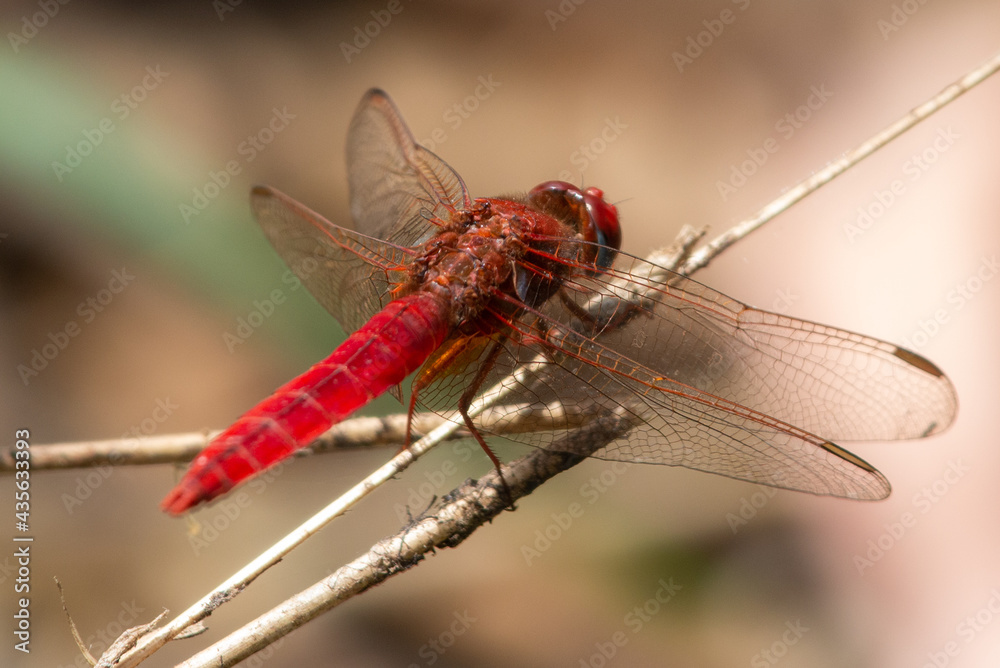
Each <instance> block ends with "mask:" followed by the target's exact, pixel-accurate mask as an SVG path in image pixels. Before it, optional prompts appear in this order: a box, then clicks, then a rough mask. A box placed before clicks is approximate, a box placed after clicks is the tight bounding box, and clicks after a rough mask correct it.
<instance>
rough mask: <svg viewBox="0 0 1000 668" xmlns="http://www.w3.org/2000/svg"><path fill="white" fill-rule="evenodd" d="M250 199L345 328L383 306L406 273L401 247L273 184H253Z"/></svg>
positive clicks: (271, 236) (276, 242)
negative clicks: (353, 227) (336, 221)
mask: <svg viewBox="0 0 1000 668" xmlns="http://www.w3.org/2000/svg"><path fill="white" fill-rule="evenodd" d="M250 203H251V207H252V208H253V211H254V215H255V216H256V218H257V222H258V223H260V226H261V228H262V229H263V230H264V234H265V235H266V236H267V238H268V241H270V242H271V245H272V246H274V248H275V250H277V251H278V254H279V255H280V256H281V257H282V259H283V260H284V261H285V262H286V263H287V264H288V266H289V267H290V268H291V269H292V271H293V272H294V273H295V275H296V276H298V278H299V279H300V280H301V281H302V283H303V284H304V285H305V286H306V288H307V289H308V290H309V292H310V293H311V294H312V296H313V297H315V298H316V300H317V301H318V302H319V303H320V304H321V305H322V306H323V308H325V309H326V310H327V311H329V312H330V314H331V315H333V316H334V317H335V318H336V319H337V321H338V322H339V323H340V324H341V326H342V327H343V328H344V329H345V331H348V332H353V331H354V330H356V329H358V327H360V326H361V325H362V324H364V323H365V322H367V321H368V319H369V318H370V317H371V316H372V315H374V314H375V313H376V312H378V311H379V310H381V308H382V307H383V306H384V305H385V304H386V303H388V302H389V301H390V299H391V295H390V294H389V292H390V291H391V289H392V288H393V287H395V285H397V284H398V282H400V281H402V280H403V278H404V276H405V274H404V273H403V272H402V271H401V270H400V268H401V267H402V265H403V264H405V263H406V262H408V261H409V259H410V252H409V251H408V250H407V249H405V248H400V247H398V246H395V245H393V244H391V243H388V242H385V241H381V240H379V239H374V238H372V237H368V236H365V235H363V234H359V233H357V232H354V231H352V230H348V229H345V228H343V227H340V226H339V225H334V224H333V223H331V222H330V221H328V220H327V219H326V218H324V217H323V216H321V215H319V214H318V213H316V212H315V211H312V210H310V209H309V208H308V207H306V206H304V205H302V204H300V203H299V202H296V201H295V200H294V199H292V198H291V197H289V196H288V195H285V194H284V193H282V192H279V191H278V190H275V189H274V188H270V187H267V186H255V187H254V188H253V190H252V191H251V193H250Z"/></svg>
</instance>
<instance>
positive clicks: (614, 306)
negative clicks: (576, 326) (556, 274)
mask: <svg viewBox="0 0 1000 668" xmlns="http://www.w3.org/2000/svg"><path fill="white" fill-rule="evenodd" d="M559 301H560V302H562V304H563V306H565V307H566V310H568V311H569V312H570V313H572V314H573V315H574V316H576V318H577V319H578V320H580V321H581V322H584V323H586V324H587V325H589V326H590V327H591V328H593V335H597V334H600V333H602V332H604V331H606V330H615V329H618V328H620V327H623V326H624V325H626V324H628V322H629V321H630V320H632V318H634V317H636V316H637V315H639V314H640V313H643V312H644V308H643V305H642V304H640V303H636V302H634V301H628V300H625V299H615V300H613V301H611V300H603V299H602V301H601V303H600V305H598V306H597V307H596V308H584V307H583V306H581V305H580V304H577V303H576V302H575V301H573V298H572V297H571V296H570V295H569V294H568V293H567V292H566V290H565V289H562V290H559Z"/></svg>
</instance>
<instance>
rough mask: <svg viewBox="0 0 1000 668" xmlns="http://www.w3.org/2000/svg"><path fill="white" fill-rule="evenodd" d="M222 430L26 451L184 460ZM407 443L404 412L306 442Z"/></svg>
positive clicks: (7, 469) (419, 423)
mask: <svg viewBox="0 0 1000 668" xmlns="http://www.w3.org/2000/svg"><path fill="white" fill-rule="evenodd" d="M413 419H414V422H413V426H414V433H417V434H422V433H427V432H429V431H431V430H432V429H434V428H435V427H437V426H438V425H440V424H441V423H442V422H443V421H444V419H443V418H441V417H440V416H438V415H434V414H432V413H420V414H417V415H414V416H413ZM220 433H221V431H218V430H216V431H195V432H188V433H184V434H165V435H159V436H144V437H141V438H131V439H117V438H116V439H110V440H104V441H78V442H75V443H52V444H49V445H38V446H35V447H33V448H32V450H31V468H32V470H35V471H39V470H45V469H72V468H81V467H88V466H138V465H147V464H166V463H181V462H188V461H191V460H192V459H194V457H195V456H196V455H197V454H198V453H199V452H201V451H202V450H204V449H205V446H206V445H208V443H209V441H211V440H212V439H213V438H215V436H217V435H218V434H220ZM405 442H406V416H405V415H388V416H385V417H381V418H377V417H360V418H352V419H350V420H345V421H344V422H341V423H340V424H337V425H335V426H333V427H332V428H331V429H330V430H329V431H327V432H326V433H325V434H323V435H322V436H320V437H319V438H318V439H316V440H315V441H313V442H312V443H311V444H310V446H309V447H310V450H311V451H312V452H313V453H319V452H333V451H339V450H348V449H354V448H368V447H375V446H383V445H397V446H398V445H401V444H402V443H405ZM15 462H16V460H15V459H14V457H13V451H12V450H7V451H3V452H0V473H12V472H13V471H14V470H15Z"/></svg>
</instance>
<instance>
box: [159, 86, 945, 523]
mask: <svg viewBox="0 0 1000 668" xmlns="http://www.w3.org/2000/svg"><path fill="white" fill-rule="evenodd" d="M347 164H348V174H349V180H350V197H351V213H352V215H353V217H354V221H355V223H356V227H357V230H356V231H354V230H350V229H346V228H343V227H340V226H338V225H335V224H333V223H331V222H329V221H327V220H326V219H325V218H323V217H322V216H320V215H319V214H317V213H315V212H313V211H311V210H309V209H308V208H306V207H305V206H303V205H302V204H299V203H298V202H296V201H295V200H293V199H291V198H290V197H288V196H287V195H284V194H283V193H280V192H278V191H277V190H274V189H273V188H269V187H259V186H258V187H255V188H254V189H253V191H252V194H251V201H252V204H253V210H254V212H255V214H256V217H257V220H258V221H259V223H260V225H261V227H262V228H263V230H264V233H265V234H266V235H267V237H268V239H269V240H270V242H271V244H272V245H273V246H274V247H275V249H276V250H277V251H278V253H279V254H280V255H281V257H282V258H284V260H285V261H286V262H287V263H288V264H289V266H290V267H291V268H292V270H293V271H295V272H296V274H297V275H298V276H299V277H300V278H301V279H302V281H303V283H304V284H305V285H306V286H307V288H308V289H309V291H310V292H311V293H312V295H313V296H314V297H315V298H316V299H317V300H318V301H319V302H320V303H321V304H322V305H323V306H324V307H325V308H326V309H327V310H328V311H329V312H330V313H331V314H332V315H333V316H334V317H335V318H337V320H338V321H339V322H340V323H341V325H343V327H344V329H345V330H347V331H353V332H354V333H353V334H351V335H350V337H349V338H348V339H347V340H346V341H345V342H344V343H343V344H342V345H340V346H339V347H338V348H337V349H336V350H335V351H334V352H333V354H331V355H330V356H329V357H328V358H327V359H325V360H323V361H322V362H320V363H319V364H317V365H315V366H313V367H312V368H310V369H309V370H308V371H306V372H305V373H304V374H302V375H301V376H299V377H298V378H296V379H295V380H292V381H291V382H289V383H288V384H286V385H284V386H282V387H280V388H278V390H277V391H275V393H274V394H273V395H271V396H270V397H269V398H267V399H265V400H264V401H263V402H261V403H260V404H258V405H257V406H256V407H254V408H253V409H251V410H250V411H249V412H248V413H247V414H246V415H244V416H243V417H241V418H240V419H239V420H238V421H237V422H236V423H235V424H233V425H232V426H231V427H229V429H227V430H226V431H224V432H223V433H221V434H220V435H219V436H217V437H216V438H215V439H214V440H213V441H212V442H211V443H210V444H209V445H208V446H207V447H206V448H205V450H204V451H203V452H202V453H201V454H200V455H199V456H198V457H197V458H196V459H195V460H194V462H193V463H192V465H191V467H190V468H189V469H188V471H187V473H186V474H185V475H184V477H183V479H182V480H181V482H180V483H179V484H178V485H177V486H176V487H175V488H174V490H173V491H171V492H170V494H169V495H167V497H166V498H165V499H164V500H163V502H162V507H163V509H164V510H165V511H166V512H168V513H171V514H174V515H176V514H180V513H182V512H184V511H186V510H188V509H190V508H192V507H194V506H196V505H198V504H201V503H203V502H206V501H209V500H211V499H214V498H216V497H218V496H220V495H222V494H224V493H226V492H228V491H229V490H230V489H232V488H233V487H234V486H235V485H237V484H239V483H240V482H241V481H244V480H246V479H247V478H249V477H250V476H253V475H255V474H257V473H260V472H261V471H263V470H264V469H266V468H268V467H269V466H271V465H273V464H274V463H276V462H278V461H279V460H282V459H284V458H286V457H288V456H289V455H291V454H292V453H293V452H295V451H296V450H299V449H300V448H303V447H305V446H307V445H309V443H310V442H311V441H312V440H313V439H315V438H316V437H318V436H319V435H320V434H322V433H323V432H324V431H325V430H327V429H328V428H329V427H330V426H331V425H333V424H336V423H337V422H339V421H341V420H343V419H345V418H347V417H348V416H350V415H351V414H352V413H354V412H355V411H357V410H358V409H359V408H361V407H362V406H364V405H365V404H367V403H368V402H369V401H371V400H372V399H374V398H375V397H377V396H379V395H381V394H382V393H383V392H386V391H387V390H389V391H394V393H395V394H396V396H397V398H398V397H400V396H401V395H400V394H399V386H400V383H402V382H403V380H404V379H405V378H406V377H407V376H409V375H410V374H411V373H414V372H417V373H416V376H415V377H414V380H413V382H412V398H411V401H410V404H409V414H410V415H411V416H412V414H413V411H414V409H415V406H416V405H417V402H418V401H419V403H420V404H422V405H424V406H426V407H427V408H429V409H431V410H435V411H438V412H443V413H450V414H451V415H454V414H455V411H456V408H457V413H458V415H460V416H461V417H462V419H463V421H464V422H465V424H466V426H467V427H468V429H469V430H470V431H471V433H472V435H473V436H474V437H475V438H476V439H477V440H478V441H479V443H480V444H481V445H482V446H483V448H484V450H485V451H486V452H487V453H488V454H489V456H490V458H491V459H492V461H493V463H494V464H495V465H496V466H498V467H499V461H498V460H497V458H496V456H495V455H494V454H493V453H492V452H491V451H490V449H489V447H488V446H487V445H486V441H485V440H484V437H483V435H482V432H483V431H484V430H486V428H485V427H483V426H481V425H477V424H475V423H474V421H473V420H472V418H470V416H469V407H470V404H471V403H472V401H473V400H474V399H475V397H476V396H477V395H478V394H480V393H482V392H483V391H484V390H486V389H487V388H490V387H492V386H493V385H494V384H495V383H497V382H503V383H506V384H507V390H508V391H507V392H506V394H505V398H504V402H505V404H507V405H508V406H528V407H531V408H533V409H535V410H540V411H546V410H553V407H555V408H561V407H565V408H569V409H574V410H576V411H577V412H580V413H582V414H583V415H589V414H594V415H597V414H599V413H601V412H602V411H614V412H615V414H616V415H624V416H626V419H627V420H628V425H629V426H630V431H629V433H628V434H627V435H626V436H624V437H622V438H619V439H617V440H615V441H613V442H611V443H608V444H607V445H606V446H605V447H604V448H602V449H601V450H599V451H597V452H596V453H595V455H594V456H596V457H599V458H602V459H609V460H620V461H627V462H646V463H654V464H666V465H670V466H685V467H688V468H692V469H697V470H700V471H707V472H710V473H717V474H721V475H725V476H729V477H731V478H737V479H740V480H747V481H751V482H755V483H760V484H764V485H771V486H775V487H782V488H786V489H792V490H800V491H805V492H811V493H814V494H826V495H833V496H841V497H848V498H854V499H881V498H884V497H886V496H887V495H888V494H889V483H888V481H887V480H886V479H885V477H884V476H883V475H882V474H881V473H879V472H878V471H877V470H876V469H875V468H874V467H872V466H871V465H869V464H868V463H867V462H865V461H863V460H862V459H860V458H858V457H856V456H855V455H853V454H851V453H850V452H847V451H846V450H844V449H842V448H840V447H838V446H837V445H835V444H834V443H832V442H831V441H833V440H892V439H908V438H920V437H924V436H929V435H931V434H935V433H937V432H939V431H941V430H943V429H944V428H946V427H947V426H948V425H949V424H950V423H951V422H952V420H953V418H954V416H955V410H956V406H957V401H956V396H955V391H954V388H953V387H952V385H951V383H950V382H949V381H948V379H947V378H946V377H945V375H944V374H943V373H942V372H941V371H940V370H939V369H938V368H937V367H936V366H935V365H934V364H932V363H931V362H929V361H928V360H926V359H924V358H923V357H920V356H919V355H917V354H915V353H912V352H910V351H907V350H904V349H902V348H898V347H897V346H895V345H893V344H891V343H886V342H883V341H879V340H876V339H872V338H869V337H867V336H862V335H860V334H854V333H851V332H846V331H843V330H839V329H835V328H833V327H827V326H825V325H819V324H816V323H812V322H806V321H802V320H796V319H794V318H789V317H787V316H784V315H778V314H775V313H768V312H766V311H761V310H758V309H755V308H753V307H750V306H747V305H745V304H742V303H740V302H738V301H736V300H735V299H731V298H730V297H727V296H725V295H723V294H720V293H718V292H716V291H715V290H712V289H711V288H708V287H706V286H704V285H701V284H700V283H697V282H695V281H693V280H691V279H689V278H685V277H683V276H681V275H679V274H676V273H673V272H669V271H667V270H665V269H662V268H660V267H656V266H654V265H651V264H650V263H648V262H646V261H644V260H641V259H639V258H636V257H632V256H629V255H626V254H625V253H623V252H620V251H619V250H618V249H619V246H620V244H621V231H620V228H619V225H618V211H617V209H616V208H615V207H614V206H613V205H612V204H610V203H608V202H607V201H605V199H604V195H603V193H602V192H601V191H600V190H598V189H597V188H587V189H585V190H581V189H580V188H577V187H575V186H573V185H571V184H569V183H564V182H561V181H549V182H546V183H542V184H541V185H538V186H536V187H535V188H533V189H532V190H531V191H530V192H528V193H527V195H524V196H513V197H497V198H483V199H475V200H473V199H471V198H470V197H469V194H468V192H467V190H466V187H465V183H464V182H463V181H462V179H461V177H459V175H458V174H457V173H455V171H454V170H453V169H452V168H451V167H449V166H448V165H447V164H445V162H444V161H443V160H441V159H440V158H438V157H437V156H436V155H434V154H433V153H432V152H430V151H429V150H427V149H425V148H423V147H422V146H420V145H418V144H417V143H416V142H415V141H414V139H413V135H412V134H411V133H410V131H409V129H408V128H407V126H406V124H405V123H404V122H403V119H402V118H401V117H400V114H399V112H398V110H397V109H396V107H395V105H394V104H393V103H392V101H391V100H390V99H389V97H388V96H387V95H386V94H385V93H384V92H382V91H380V90H377V89H373V90H370V91H369V92H368V93H367V94H366V95H365V96H364V98H363V99H362V100H361V104H360V105H359V107H358V109H357V111H356V113H355V115H354V118H353V120H352V121H351V126H350V130H349V133H348V147H347ZM537 360H542V362H543V363H541V364H536V366H537V369H535V370H534V372H533V373H532V374H530V375H524V374H521V375H514V374H513V371H514V370H515V369H517V368H518V367H520V366H522V365H524V364H527V363H529V362H533V361H537ZM501 408H503V407H501ZM567 429H569V427H556V428H554V429H551V430H548V431H542V432H532V433H521V434H508V435H507V437H508V438H513V439H515V440H521V441H524V442H526V443H529V444H531V445H534V446H538V447H546V446H549V445H551V444H552V443H554V442H555V441H557V438H556V437H557V436H559V435H560V432H562V433H565V431H566V430H567Z"/></svg>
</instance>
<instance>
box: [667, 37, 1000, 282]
mask: <svg viewBox="0 0 1000 668" xmlns="http://www.w3.org/2000/svg"><path fill="white" fill-rule="evenodd" d="M997 70H1000V53H996V54H994V56H993V57H992V58H990V59H989V60H987V61H986V62H984V63H983V64H982V65H980V66H979V67H977V68H975V69H974V70H972V71H971V72H969V73H968V74H966V75H965V76H964V77H962V78H961V79H959V80H958V81H956V82H955V83H953V84H951V85H949V86H947V87H946V88H945V89H944V90H942V91H941V92H940V93H938V94H937V95H935V96H934V97H932V98H931V99H929V100H928V101H927V102H924V103H923V104H921V105H920V106H918V107H916V108H914V109H913V110H912V111H910V113H908V114H907V115H906V116H903V117H902V118H900V119H899V120H898V121H896V122H895V123H893V124H892V125H890V126H889V127H887V128H885V129H884V130H882V131H881V132H879V133H878V134H876V135H875V136H873V137H872V138H871V139H869V140H868V141H866V142H864V143H863V144H861V145H860V146H858V147H857V148H855V149H853V150H851V151H848V152H847V153H845V154H844V156H843V157H842V158H840V159H839V160H835V161H833V162H831V163H830V164H828V165H827V166H826V167H824V168H823V169H821V170H820V171H818V172H816V173H815V174H813V175H812V176H811V177H809V178H808V179H806V180H804V181H802V182H801V183H799V184H798V185H797V186H795V187H794V188H792V189H791V190H789V191H787V192H786V193H785V194H784V195H782V196H781V197H779V198H778V199H776V200H774V201H773V202H771V203H770V204H768V205H767V206H765V207H764V208H763V209H761V210H760V211H758V212H757V213H756V214H754V215H753V216H751V217H750V218H748V219H747V220H745V221H743V222H742V223H740V224H738V225H736V226H735V227H733V228H732V229H730V230H729V231H728V232H726V233H725V234H722V235H721V236H719V238H717V239H715V240H714V241H713V242H712V243H710V244H708V245H706V246H704V247H702V248H701V249H700V250H699V251H698V252H697V253H695V254H694V255H692V256H691V259H689V260H688V261H687V262H686V263H685V265H684V267H683V268H681V270H680V273H682V274H685V275H687V274H691V273H694V272H695V271H697V270H698V269H701V268H702V267H704V266H705V265H707V264H708V263H709V262H710V261H711V260H712V258H714V257H715V256H716V255H718V254H719V253H720V252H721V251H723V250H725V249H726V248H728V247H729V246H731V245H732V244H734V243H736V242H737V241H739V240H740V239H742V238H743V237H745V236H746V235H748V234H749V233H750V232H753V231H754V230H756V229H757V228H758V227H760V226H761V225H763V224H764V223H766V222H767V221H769V220H771V219H772V218H774V217H775V216H776V215H778V214H779V213H781V212H782V211H784V210H785V209H787V208H788V207H790V206H791V205H793V204H795V203H796V202H798V201H799V200H801V199H803V198H804V197H806V196H807V195H809V194H810V193H813V192H815V191H816V190H818V189H819V188H820V187H821V186H823V185H826V184H827V183H829V182H830V181H832V180H833V179H834V178H836V177H838V176H840V175H841V174H843V173H844V172H845V171H847V170H848V169H850V168H851V167H853V166H854V165H856V164H858V163H859V162H861V161H862V160H864V159H865V158H867V157H868V156H869V155H871V154H872V153H874V152H875V151H877V150H878V149H880V148H882V147H883V146H885V145H886V144H888V143H889V142H890V141H892V140H893V139H895V138H896V137H898V136H899V135H901V134H903V133H904V132H906V131H907V130H909V129H910V128H912V127H913V126H914V125H916V124H917V123H919V122H920V121H922V120H924V119H925V118H927V117H928V116H930V115H931V114H933V113H934V112H936V111H938V110H940V109H942V108H943V107H945V106H946V105H948V104H949V103H951V102H953V101H954V100H955V99H956V98H958V97H959V96H960V95H962V94H963V93H967V92H968V91H970V90H971V89H972V88H974V87H975V86H976V85H978V84H980V83H982V82H983V81H985V80H986V79H987V78H989V77H990V76H991V75H993V74H996V72H997Z"/></svg>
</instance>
